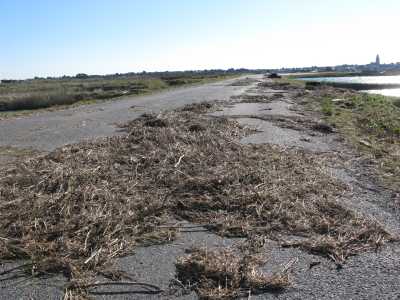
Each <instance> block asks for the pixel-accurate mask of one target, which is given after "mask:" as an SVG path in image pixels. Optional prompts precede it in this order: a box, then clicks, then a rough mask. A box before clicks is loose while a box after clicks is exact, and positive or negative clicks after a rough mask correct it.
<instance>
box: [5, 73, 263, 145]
mask: <svg viewBox="0 0 400 300" xmlns="http://www.w3.org/2000/svg"><path fill="white" fill-rule="evenodd" d="M249 77H251V78H260V76H257V75H252V76H249ZM237 80H238V79H230V80H226V81H220V82H216V83H210V84H204V85H199V86H191V87H184V88H177V89H171V90H169V91H166V92H160V93H156V94H152V95H147V96H138V97H132V96H127V97H125V98H121V99H117V100H110V101H107V102H103V103H98V104H91V105H84V106H78V107H74V108H70V109H65V110H60V111H47V112H42V113H38V114H35V115H32V116H28V117H26V116H25V117H20V118H11V119H5V120H1V121H0V147H4V146H12V147H18V148H33V149H37V150H44V151H49V150H53V149H55V148H57V147H59V146H62V145H65V144H70V143H75V142H79V141H80V140H83V139H88V138H94V137H105V136H112V135H115V134H117V133H118V130H117V127H116V126H115V125H116V124H117V123H121V122H125V121H129V120H132V119H134V118H136V117H138V116H140V115H141V114H142V113H144V112H159V111H161V110H166V109H174V108H177V107H179V106H183V105H185V104H188V103H195V102H203V101H212V100H227V99H229V98H230V97H231V96H233V95H238V94H241V93H242V92H243V91H244V90H246V89H247V88H249V87H248V86H232V83H233V82H235V81H237Z"/></svg>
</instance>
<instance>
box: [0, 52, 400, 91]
mask: <svg viewBox="0 0 400 300" xmlns="http://www.w3.org/2000/svg"><path fill="white" fill-rule="evenodd" d="M323 72H336V73H356V74H362V75H400V62H397V63H390V64H382V63H381V58H380V56H379V54H378V55H377V56H376V58H375V61H373V62H371V63H369V64H366V65H347V64H345V65H338V66H326V67H318V66H312V67H300V68H288V67H284V68H280V69H246V68H240V69H234V68H230V69H226V70H224V69H210V70H187V71H164V72H146V71H143V72H129V73H115V74H106V75H88V74H84V73H79V74H77V75H75V76H66V75H64V76H60V77H50V76H49V77H35V78H32V79H33V80H44V79H46V80H60V79H64V80H65V79H80V80H83V79H115V78H132V77H135V78H142V79H144V78H154V77H156V78H163V79H165V78H167V79H169V80H170V79H174V78H177V77H181V76H188V75H190V76H212V75H215V76H221V75H235V74H244V73H252V74H262V73H280V74H282V73H283V74H284V73H323ZM32 79H30V80H32ZM22 81H24V80H13V79H2V80H0V83H3V84H9V83H16V82H22Z"/></svg>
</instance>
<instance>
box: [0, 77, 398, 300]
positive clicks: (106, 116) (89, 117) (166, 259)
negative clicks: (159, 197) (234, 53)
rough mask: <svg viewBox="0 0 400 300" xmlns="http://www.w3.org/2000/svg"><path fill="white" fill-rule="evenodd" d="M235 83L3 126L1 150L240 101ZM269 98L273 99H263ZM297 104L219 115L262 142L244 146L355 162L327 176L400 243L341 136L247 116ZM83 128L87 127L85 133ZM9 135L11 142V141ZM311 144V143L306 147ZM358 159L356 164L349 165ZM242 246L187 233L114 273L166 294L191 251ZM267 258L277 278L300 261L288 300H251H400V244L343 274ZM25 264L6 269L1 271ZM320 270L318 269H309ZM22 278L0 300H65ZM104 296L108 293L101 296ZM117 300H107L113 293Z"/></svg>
mask: <svg viewBox="0 0 400 300" xmlns="http://www.w3.org/2000/svg"><path fill="white" fill-rule="evenodd" d="M232 82H233V81H232V80H229V81H225V82H219V83H214V84H207V85H204V86H197V87H188V88H183V89H177V90H171V91H169V92H166V93H160V94H154V95H150V96H145V97H135V98H132V97H131V98H126V99H121V100H118V101H112V102H107V103H102V104H96V105H90V106H84V107H78V108H73V109H68V110H65V111H58V112H46V113H41V114H38V115H36V116H31V117H26V118H22V119H13V120H12V119H10V120H5V121H0V126H1V127H0V128H1V132H0V146H11V145H12V146H18V147H35V148H37V149H42V150H51V149H53V148H55V147H57V146H61V145H63V144H65V143H71V142H76V141H78V140H80V139H85V138H93V137H98V136H107V135H114V134H118V131H117V128H116V127H115V126H114V125H113V124H115V123H118V122H124V121H127V120H130V119H132V118H135V117H137V116H139V115H140V114H142V113H143V112H149V111H153V112H157V111H160V110H164V109H173V108H176V107H179V106H182V105H184V104H187V103H193V102H201V101H206V100H207V101H211V100H215V99H219V100H226V99H228V98H229V97H230V96H232V95H237V94H241V93H242V92H243V91H245V90H247V89H249V88H250V86H232V85H231V84H232ZM265 92H266V93H270V92H271V91H265ZM133 105H135V108H131V107H132V106H133ZM294 105H295V102H294V97H293V95H292V94H290V93H289V92H287V93H285V95H284V97H283V98H279V99H277V100H276V101H275V102H271V103H267V104H246V105H243V104H239V105H236V106H233V107H228V108H226V109H225V110H223V111H220V112H218V113H215V114H216V115H219V116H228V117H234V116H236V119H237V120H238V121H239V122H241V123H244V124H247V125H252V126H255V127H257V128H258V129H259V132H258V133H257V134H254V135H252V136H250V137H247V138H246V139H244V140H243V141H242V142H250V143H271V144H278V145H281V146H284V147H288V146H296V147H300V148H304V149H305V150H308V151H313V152H319V151H323V152H325V151H329V152H341V153H342V154H343V155H345V156H344V157H348V158H349V167H347V168H346V169H343V168H342V167H341V165H339V166H337V169H332V170H327V171H329V172H330V173H332V174H331V175H332V176H334V177H337V178H338V179H339V180H341V181H343V182H344V183H346V184H348V185H349V187H350V190H351V191H352V196H351V197H350V198H349V199H347V200H345V199H343V201H345V202H344V204H346V205H347V206H349V207H350V208H352V209H354V210H355V211H357V212H359V213H361V214H365V215H368V216H371V217H373V218H374V219H376V220H377V221H379V222H380V223H381V224H383V225H384V226H385V227H386V228H387V229H388V230H389V232H391V233H392V234H394V235H395V236H399V235H400V217H399V213H398V211H393V210H392V209H390V208H389V207H387V204H388V203H389V202H390V201H391V198H390V195H387V194H386V191H385V190H384V189H381V188H378V187H375V186H374V184H373V183H372V182H370V181H369V178H368V177H365V178H364V177H359V176H357V174H359V173H360V172H362V171H363V170H362V167H361V166H359V164H358V162H357V161H358V160H357V157H353V156H352V155H353V154H352V152H349V153H348V154H346V153H347V150H346V147H345V146H344V145H342V144H340V142H336V141H337V137H338V136H336V134H331V135H330V136H325V135H318V134H313V135H307V132H299V131H296V130H292V129H290V128H279V127H277V126H275V125H274V124H273V123H270V122H266V121H257V123H254V122H255V121H254V118H253V119H249V118H247V117H246V116H248V115H252V116H254V115H263V116H266V115H268V114H270V115H275V116H282V117H285V116H286V117H288V116H289V117H290V116H293V115H295V114H296V112H294V111H292V110H291V108H293V106H294ZM83 124H84V125H83ZM7 133H8V134H7ZM305 137H307V140H308V142H304V138H305ZM352 159H354V162H351V160H352ZM239 242H240V240H238V239H226V238H221V237H218V236H216V235H214V234H211V233H208V232H193V233H183V234H182V235H181V236H180V238H179V239H178V240H177V241H175V242H174V243H171V244H167V245H155V246H151V247H139V248H137V249H135V253H134V254H133V255H131V256H127V257H124V258H119V259H117V260H116V265H117V267H118V268H119V269H122V270H124V271H126V272H128V273H129V274H131V275H132V276H133V277H134V279H135V280H137V281H140V282H147V283H151V284H155V285H157V286H159V287H161V288H162V289H165V290H167V289H168V286H169V284H170V282H171V280H172V279H173V278H174V276H175V261H176V259H177V258H178V257H180V256H182V255H184V253H185V250H186V249H189V248H191V247H193V246H197V247H205V246H206V247H208V248H214V247H226V246H230V245H235V243H239ZM265 255H266V257H267V258H268V262H267V264H266V265H265V266H264V267H263V269H264V270H265V271H266V272H267V273H269V272H271V271H279V269H280V268H281V267H282V266H284V265H285V264H286V263H287V262H288V261H290V260H291V259H293V258H297V259H298V261H297V263H296V264H295V266H294V268H293V272H292V285H291V286H290V287H289V288H288V289H286V290H285V291H284V292H283V293H280V294H274V293H266V294H263V295H258V296H252V297H251V298H249V299H254V300H258V299H260V300H261V299H289V300H295V299H338V300H339V299H360V300H361V299H400V288H399V287H400V248H399V243H398V242H397V243H390V244H387V245H386V246H384V247H383V248H382V249H380V250H379V251H377V252H365V253H362V254H360V255H358V256H354V257H351V258H349V259H348V261H347V262H346V264H345V265H344V267H343V269H340V270H338V269H336V267H335V265H334V264H333V263H332V262H331V261H330V260H328V259H326V258H324V257H320V256H316V255H313V254H310V253H307V252H305V251H301V250H299V249H293V248H282V247H280V246H279V244H278V243H276V242H274V241H268V242H267V243H266V247H265ZM21 263H22V262H15V263H12V264H5V265H2V264H0V274H1V273H2V271H4V270H6V269H9V268H12V267H13V266H16V265H18V264H21ZM315 263H317V265H316V266H315V267H313V268H311V267H310V266H311V265H312V264H315ZM14 275H16V274H4V275H0V299H27V300H28V299H62V297H63V287H64V285H65V284H66V283H67V282H66V279H65V278H63V277H62V276H56V277H51V278H47V279H43V278H41V279H35V278H20V279H19V278H17V279H15V278H14V277H13V276H14ZM97 292H98V293H99V295H97V296H94V299H96V300H103V299H104V300H108V299H121V300H122V299H154V300H156V299H179V300H191V299H197V296H196V295H195V294H194V293H191V294H188V295H179V294H178V295H148V294H145V293H142V292H140V291H137V292H135V291H133V292H132V291H131V292H130V293H125V294H124V293H121V291H120V288H119V287H116V288H115V289H113V288H107V289H106V291H101V290H100V291H97ZM102 292H106V293H102ZM113 292H115V293H119V294H118V295H116V294H113V295H109V294H108V295H107V293H113Z"/></svg>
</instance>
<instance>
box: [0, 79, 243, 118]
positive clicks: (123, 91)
mask: <svg viewBox="0 0 400 300" xmlns="http://www.w3.org/2000/svg"><path fill="white" fill-rule="evenodd" d="M238 74H241V73H239V72H238V71H201V72H165V73H149V74H141V75H137V74H131V75H126V74H125V75H112V76H111V75H110V76H88V75H86V74H78V75H77V76H75V77H62V78H47V79H44V78H36V79H31V80H21V81H16V80H4V81H3V82H2V84H0V112H7V111H22V110H33V109H40V108H49V107H53V106H62V105H71V104H74V103H88V102H93V101H96V100H97V101H99V100H105V99H112V98H116V97H121V96H125V95H142V94H147V93H150V92H154V91H159V90H163V89H167V88H170V87H176V86H182V85H188V84H196V83H205V82H212V81H216V80H221V79H226V78H229V77H232V76H236V75H238Z"/></svg>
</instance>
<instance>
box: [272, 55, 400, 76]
mask: <svg viewBox="0 0 400 300" xmlns="http://www.w3.org/2000/svg"><path fill="white" fill-rule="evenodd" d="M269 71H270V72H276V73H299V72H301V73H303V72H304V73H308V72H314V73H320V72H351V73H362V74H365V75H369V74H373V75H377V74H380V75H400V62H397V63H390V64H382V63H381V58H380V56H379V54H378V55H377V56H376V58H375V61H373V62H371V63H369V64H366V65H347V64H345V65H338V66H326V67H317V66H313V67H304V68H281V69H273V70H269Z"/></svg>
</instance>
